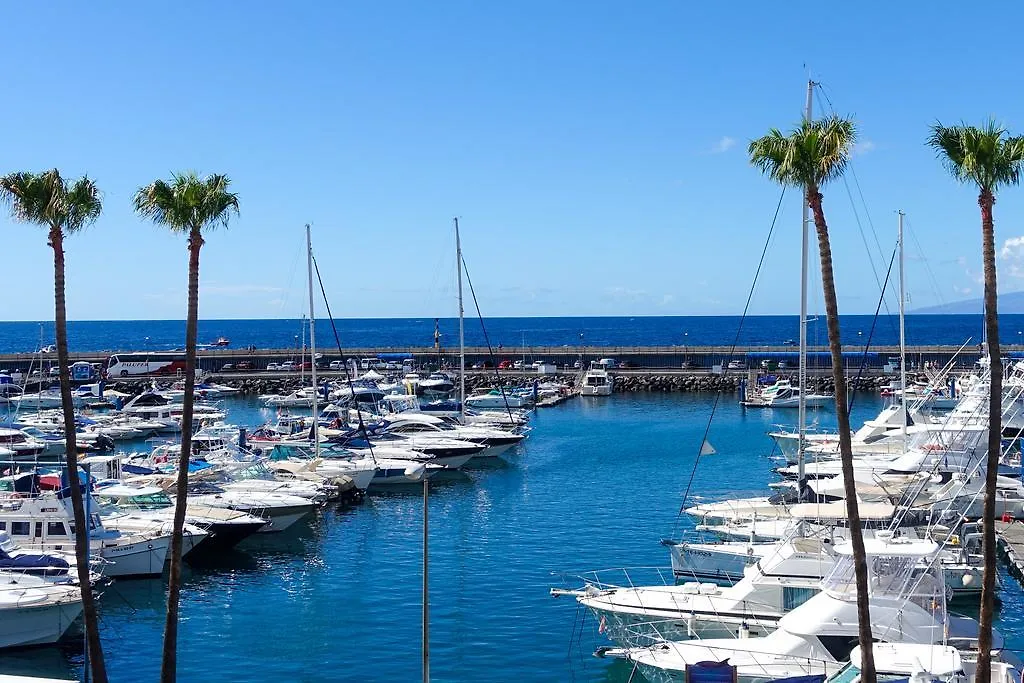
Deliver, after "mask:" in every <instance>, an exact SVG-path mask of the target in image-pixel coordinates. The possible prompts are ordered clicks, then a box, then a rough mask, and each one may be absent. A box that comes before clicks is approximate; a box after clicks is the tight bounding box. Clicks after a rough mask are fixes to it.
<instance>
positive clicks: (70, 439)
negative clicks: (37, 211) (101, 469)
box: [50, 226, 107, 683]
mask: <svg viewBox="0 0 1024 683" xmlns="http://www.w3.org/2000/svg"><path fill="white" fill-rule="evenodd" d="M50 246H51V247H52V248H53V303H54V327H56V337H57V339H56V342H57V365H58V367H59V369H60V402H61V406H62V407H63V409H64V449H65V453H66V456H65V457H66V460H67V469H68V486H69V487H70V488H71V508H72V510H73V511H74V516H75V563H76V564H77V565H78V567H77V569H78V585H79V586H80V587H81V589H82V615H83V618H84V620H85V642H86V648H87V652H88V654H89V668H90V669H91V672H92V680H93V681H95V683H107V667H106V664H105V663H104V661H103V646H102V644H101V642H100V625H99V616H98V615H97V613H96V599H95V596H94V595H93V592H92V584H91V583H90V581H89V545H88V543H89V540H88V533H87V530H88V528H89V521H88V520H87V519H86V517H85V501H84V498H83V496H82V489H81V487H80V486H79V479H78V445H77V443H76V439H75V406H74V403H73V402H72V399H71V371H70V368H69V365H70V363H69V359H68V317H67V311H66V306H65V301H64V233H63V231H62V230H61V228H60V226H53V227H51V228H50Z"/></svg>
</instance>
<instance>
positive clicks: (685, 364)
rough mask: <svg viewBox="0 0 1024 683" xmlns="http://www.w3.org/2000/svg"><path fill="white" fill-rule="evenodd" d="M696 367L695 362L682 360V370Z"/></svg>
mask: <svg viewBox="0 0 1024 683" xmlns="http://www.w3.org/2000/svg"><path fill="white" fill-rule="evenodd" d="M696 369H697V364H696V363H695V362H693V361H692V360H684V361H683V370H696Z"/></svg>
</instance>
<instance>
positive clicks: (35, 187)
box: [0, 168, 103, 233]
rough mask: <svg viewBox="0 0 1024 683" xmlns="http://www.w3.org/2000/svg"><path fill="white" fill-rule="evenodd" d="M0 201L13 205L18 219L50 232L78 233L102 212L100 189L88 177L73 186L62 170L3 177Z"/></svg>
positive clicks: (22, 173)
mask: <svg viewBox="0 0 1024 683" xmlns="http://www.w3.org/2000/svg"><path fill="white" fill-rule="evenodd" d="M0 200H2V201H3V202H4V203H6V204H9V205H10V206H11V209H12V212H13V214H14V217H15V219H16V220H19V221H23V222H26V223H36V224H38V225H43V226H47V227H49V228H50V229H53V228H55V227H56V228H59V229H61V230H64V231H66V232H68V233H72V232H75V231H77V230H79V229H81V228H82V227H84V226H85V225H88V224H89V223H92V222H93V221H95V220H96V219H97V218H98V217H99V215H100V212H102V210H103V204H102V202H101V200H100V192H99V188H97V186H96V183H95V182H94V181H93V180H91V179H90V178H89V177H87V176H86V177H82V178H80V179H78V180H76V181H75V182H74V183H73V184H72V185H71V187H70V188H69V187H68V184H67V181H66V180H65V179H64V178H62V177H61V175H60V171H58V170H57V169H55V168H54V169H50V170H49V171H44V172H42V173H29V172H27V171H21V172H18V173H10V174H8V175H6V176H3V177H2V178H0Z"/></svg>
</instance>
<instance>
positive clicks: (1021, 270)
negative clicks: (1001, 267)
mask: <svg viewBox="0 0 1024 683" xmlns="http://www.w3.org/2000/svg"><path fill="white" fill-rule="evenodd" d="M999 258H1001V259H1002V260H1003V261H1006V263H1007V265H1008V266H1009V275H1010V277H1016V278H1024V235H1022V236H1018V237H1010V238H1008V239H1007V240H1006V241H1005V242H1003V248H1002V249H1000V250H999ZM1004 272H1005V271H1004Z"/></svg>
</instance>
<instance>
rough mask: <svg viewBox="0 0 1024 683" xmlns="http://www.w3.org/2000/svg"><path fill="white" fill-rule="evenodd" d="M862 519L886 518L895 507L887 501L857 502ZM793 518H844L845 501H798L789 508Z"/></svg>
mask: <svg viewBox="0 0 1024 683" xmlns="http://www.w3.org/2000/svg"><path fill="white" fill-rule="evenodd" d="M858 508H859V510H860V518H861V519H862V520H871V521H877V520H886V519H889V518H890V517H892V516H893V514H894V513H895V512H896V508H895V507H893V506H892V505H890V504H889V503H863V502H862V503H859V504H858ZM789 514H790V515H792V517H793V518H794V519H846V517H847V515H846V501H845V500H837V501H835V502H832V503H798V504H796V505H794V506H792V507H791V508H789Z"/></svg>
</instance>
